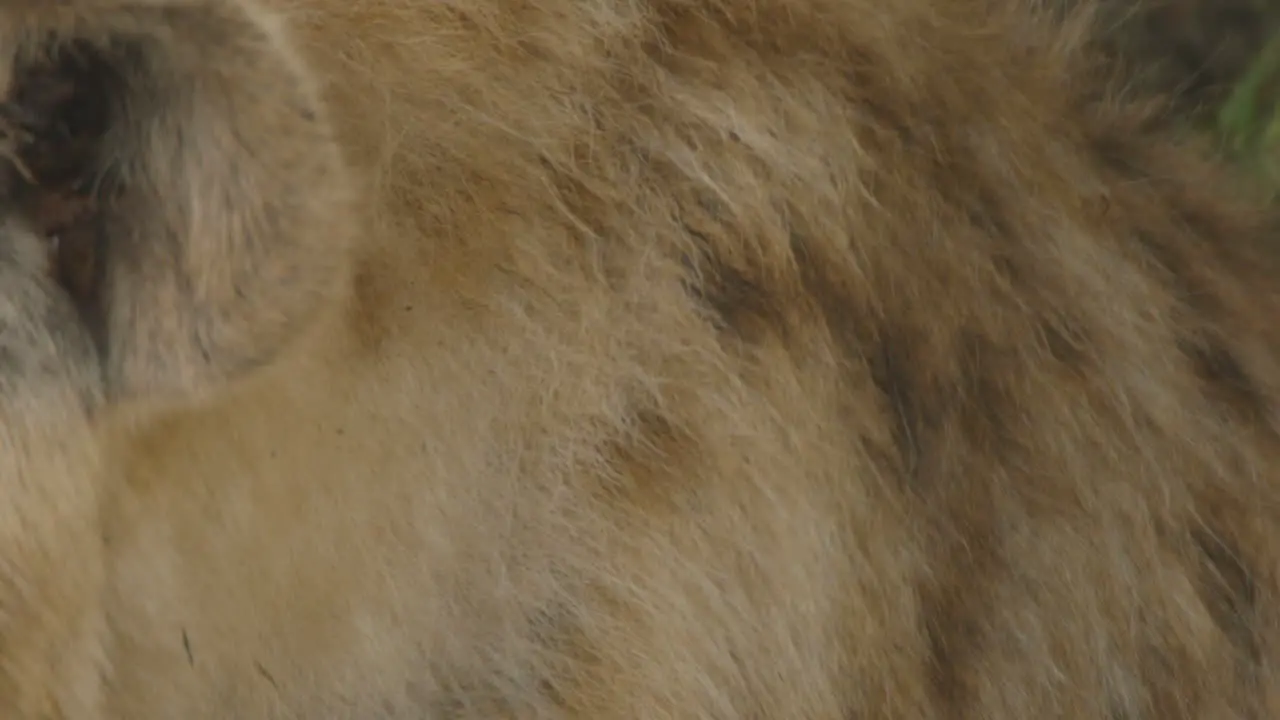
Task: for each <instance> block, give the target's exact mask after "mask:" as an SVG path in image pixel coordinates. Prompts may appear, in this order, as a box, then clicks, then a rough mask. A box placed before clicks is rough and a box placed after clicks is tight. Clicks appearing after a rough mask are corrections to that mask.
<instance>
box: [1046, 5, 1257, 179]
mask: <svg viewBox="0 0 1280 720" xmlns="http://www.w3.org/2000/svg"><path fill="white" fill-rule="evenodd" d="M1072 1H1073V0H1062V2H1064V3H1066V4H1068V5H1069V4H1070V3H1071V2H1072ZM1100 2H1101V4H1102V15H1103V17H1102V22H1103V27H1104V28H1105V31H1106V32H1105V33H1104V36H1103V42H1104V47H1105V49H1106V51H1107V52H1108V53H1109V54H1112V55H1114V56H1115V57H1116V59H1118V60H1119V61H1121V62H1123V63H1124V65H1125V67H1126V68H1127V69H1128V71H1129V75H1130V76H1132V78H1133V81H1134V82H1135V83H1138V84H1141V85H1145V86H1147V87H1148V88H1149V89H1153V90H1157V91H1159V92H1162V93H1165V94H1167V95H1170V96H1172V97H1173V98H1174V99H1175V103H1176V105H1175V108H1176V110H1175V118H1174V119H1175V121H1176V122H1178V123H1185V124H1186V125H1187V126H1188V128H1189V129H1191V130H1194V131H1196V132H1203V133H1206V134H1208V135H1209V136H1210V137H1211V139H1212V140H1213V141H1214V144H1215V146H1216V147H1218V148H1220V150H1221V152H1222V153H1224V154H1225V155H1227V156H1228V157H1230V158H1231V159H1232V160H1234V161H1235V162H1238V163H1240V164H1242V165H1245V166H1247V167H1248V168H1249V169H1250V170H1252V171H1254V172H1256V173H1257V174H1258V177H1259V178H1260V179H1261V181H1262V182H1263V183H1264V187H1265V188H1266V189H1267V190H1268V191H1269V192H1270V193H1271V195H1272V196H1273V197H1274V198H1277V199H1280V0H1100Z"/></svg>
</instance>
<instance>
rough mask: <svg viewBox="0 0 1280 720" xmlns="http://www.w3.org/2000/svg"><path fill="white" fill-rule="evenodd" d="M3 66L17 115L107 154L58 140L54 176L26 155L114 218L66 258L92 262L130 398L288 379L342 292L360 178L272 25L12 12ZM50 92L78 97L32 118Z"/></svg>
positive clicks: (184, 395) (163, 8)
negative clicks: (317, 320) (247, 380)
mask: <svg viewBox="0 0 1280 720" xmlns="http://www.w3.org/2000/svg"><path fill="white" fill-rule="evenodd" d="M0 47H3V48H6V49H7V50H8V52H9V53H10V54H9V55H8V56H7V57H6V58H5V59H4V60H3V61H2V62H0V72H6V74H7V79H6V81H5V82H6V83H7V87H8V97H7V98H6V101H7V102H6V106H7V107H11V108H13V109H14V110H13V114H16V115H19V116H23V117H27V118H31V117H35V116H39V115H40V114H41V113H43V114H45V115H46V116H54V117H43V118H40V119H38V120H37V121H34V122H35V124H36V125H39V124H40V123H41V122H43V123H44V125H45V126H49V127H63V129H62V132H63V135H64V136H65V135H66V134H68V132H70V133H71V134H76V133H79V135H83V136H84V137H85V138H88V140H87V141H86V142H84V143H83V144H85V145H87V148H85V149H82V150H81V151H80V152H82V157H80V158H78V159H73V158H68V157H63V158H58V157H57V156H58V155H59V154H69V153H71V152H72V150H71V149H69V148H70V147H71V146H72V143H70V142H68V141H66V138H65V137H54V138H52V139H46V141H45V143H44V148H45V150H44V153H45V155H47V156H49V157H53V158H54V160H52V161H50V160H49V157H46V158H40V157H33V156H34V155H35V154H36V153H35V151H34V150H32V147H34V146H35V145H38V144H39V141H38V140H37V142H36V143H35V144H33V145H30V146H29V147H26V148H25V149H19V151H18V155H19V156H20V157H22V158H23V159H25V160H27V163H28V165H31V166H32V167H35V166H36V165H40V164H41V163H42V162H43V164H45V165H54V166H57V167H58V168H60V172H61V173H62V175H68V174H71V175H74V176H75V177H74V178H71V179H70V180H68V178H66V177H63V178H61V180H57V182H63V183H66V182H70V183H71V184H72V185H74V187H75V188H77V191H76V192H77V193H79V194H81V195H84V196H86V197H87V199H88V200H89V201H90V204H91V205H92V206H93V208H94V209H93V211H92V212H88V213H85V218H86V219H83V220H81V221H79V222H78V223H77V224H78V225H79V227H77V228H73V230H74V231H73V232H69V236H70V237H72V238H80V239H79V240H74V241H64V245H66V246H67V247H65V248H63V249H62V251H61V252H63V253H64V254H65V253H76V252H79V253H81V254H83V255H84V256H85V257H86V258H88V260H85V261H84V264H86V265H87V266H89V270H88V271H87V272H83V273H82V286H81V287H76V288H70V289H71V290H72V291H73V295H74V296H76V297H77V299H78V304H79V306H80V309H81V312H82V315H83V317H84V319H85V322H86V323H87V324H88V326H89V327H90V329H91V331H92V334H93V336H94V338H95V340H96V342H97V343H98V345H99V347H100V350H101V353H102V359H103V365H104V376H105V379H106V388H107V392H108V394H109V395H110V396H111V397H112V398H113V399H115V400H125V399H138V398H142V399H147V400H166V399H167V400H177V401H179V402H184V401H190V400H192V399H193V398H195V397H198V396H203V395H207V394H208V393H209V392H210V391H212V390H216V389H217V388H218V387H220V386H221V385H223V384H224V383H226V382H228V381H230V380H234V379H235V378H237V377H240V376H242V375H243V374H245V373H246V372H248V371H249V370H252V369H253V368H255V367H258V366H261V365H263V364H266V363H268V362H270V361H271V360H272V358H274V357H275V356H276V355H278V354H279V353H280V352H281V351H282V350H283V349H284V348H285V347H286V346H288V344H289V342H290V340H291V339H292V338H294V337H295V336H296V335H297V334H298V333H299V332H300V331H301V330H302V329H303V328H305V327H306V326H307V322H308V320H309V319H310V318H311V317H313V316H314V314H315V311H316V309H317V308H319V307H322V306H323V305H324V304H325V300H326V298H327V297H329V296H330V295H333V294H334V293H335V291H336V290H337V288H339V287H340V282H341V280H342V278H343V273H342V272H341V270H342V268H343V267H344V262H345V251H346V239H347V237H348V234H349V232H348V228H347V226H346V222H347V221H346V218H347V217H348V216H349V213H348V211H347V208H346V207H345V205H346V203H348V202H349V201H350V197H349V196H350V193H349V188H348V183H347V181H346V173H345V170H344V167H343V160H342V158H341V157H340V154H339V151H338V149H337V146H336V144H335V143H334V141H333V140H332V139H331V130H330V127H329V124H328V122H327V120H326V118H325V113H324V111H323V108H322V107H321V106H320V102H319V100H318V99H317V93H316V90H315V89H314V88H313V85H312V81H311V78H310V77H309V76H308V73H307V72H306V71H305V70H304V68H303V66H302V64H301V62H300V61H298V60H297V59H296V58H295V56H294V54H293V51H292V50H291V49H290V45H289V43H288V41H287V39H286V38H285V37H284V36H283V33H282V30H281V29H280V27H279V26H278V23H277V22H275V19H274V18H273V17H271V16H270V15H269V14H267V13H265V12H264V11H262V10H261V9H259V8H257V7H256V6H252V5H250V4H248V3H242V2H239V1H237V0H173V1H169V2H161V1H158V0H130V1H127V2H126V1H122V0H83V1H79V2H63V1H54V2H50V1H49V0H40V1H39V2H25V1H24V2H6V3H2V4H0ZM41 82H45V83H49V82H61V83H63V84H64V85H70V90H68V91H66V92H63V94H62V96H61V99H59V100H57V101H56V102H54V101H50V100H48V99H47V98H46V99H45V100H44V101H43V102H44V103H45V105H46V107H34V108H33V107H24V103H27V104H31V103H36V104H38V103H39V102H40V100H39V98H40V97H41V94H42V93H41V90H40V89H39V87H38V85H39V83H41ZM33 85H34V86H37V87H35V88H34V89H33V87H32V86H33ZM44 94H45V95H48V93H44ZM32 98H36V100H33V99H32ZM77 124H78V127H76V128H73V129H72V131H68V130H66V128H65V127H64V126H67V125H77ZM46 129H47V128H42V127H35V128H34V129H33V130H32V132H31V133H30V134H31V135H33V136H35V137H36V138H37V139H38V138H40V137H41V133H42V132H44V131H45V130H46ZM72 166H74V167H72ZM69 168H70V169H69ZM34 174H35V178H36V180H37V182H36V183H35V185H36V187H37V188H39V187H40V186H41V183H42V182H43V181H44V180H45V178H42V177H41V173H40V171H39V170H38V169H37V170H35V171H34ZM49 182H51V183H52V182H55V180H50V181H49ZM36 224H37V225H40V224H44V223H42V222H41V221H40V220H39V219H37V221H36Z"/></svg>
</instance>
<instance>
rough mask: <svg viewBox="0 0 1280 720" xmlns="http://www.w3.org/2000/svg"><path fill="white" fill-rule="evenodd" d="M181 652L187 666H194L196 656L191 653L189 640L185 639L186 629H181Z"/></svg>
mask: <svg viewBox="0 0 1280 720" xmlns="http://www.w3.org/2000/svg"><path fill="white" fill-rule="evenodd" d="M182 651H183V652H185V653H186V655H187V664H188V665H190V666H191V667H195V666H196V656H195V654H194V653H192V652H191V638H189V637H187V629H186V628H183V629H182Z"/></svg>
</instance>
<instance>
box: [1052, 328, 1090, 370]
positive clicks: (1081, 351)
mask: <svg viewBox="0 0 1280 720" xmlns="http://www.w3.org/2000/svg"><path fill="white" fill-rule="evenodd" d="M1040 335H1041V337H1042V338H1044V344H1045V349H1047V350H1048V351H1049V356H1050V357H1052V358H1053V359H1054V360H1056V361H1058V362H1059V363H1061V364H1063V365H1065V366H1067V367H1071V368H1078V367H1081V366H1083V365H1086V364H1088V362H1089V352H1088V341H1087V340H1086V339H1085V335H1084V330H1083V329H1082V328H1080V327H1079V326H1077V325H1074V324H1072V323H1069V322H1049V321H1045V322H1042V323H1041V324H1040Z"/></svg>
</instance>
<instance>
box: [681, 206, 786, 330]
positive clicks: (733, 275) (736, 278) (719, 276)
mask: <svg viewBox="0 0 1280 720" xmlns="http://www.w3.org/2000/svg"><path fill="white" fill-rule="evenodd" d="M688 232H689V234H690V235H691V236H693V237H695V238H698V239H700V240H702V241H704V242H705V238H703V237H700V236H699V235H698V233H697V232H695V231H693V230H688ZM694 262H696V263H697V267H693V264H694ZM688 264H689V265H690V275H691V276H693V277H691V278H690V279H689V280H688V282H687V287H688V291H689V293H690V294H691V295H692V296H693V297H694V299H696V300H697V301H698V302H699V303H700V304H701V305H702V306H703V307H705V308H707V310H709V311H710V315H711V318H712V322H713V323H714V324H715V326H716V328H717V329H718V330H719V331H721V332H728V333H732V334H733V335H734V337H735V338H736V339H738V340H742V341H744V342H747V343H753V342H759V341H760V340H761V339H762V338H763V337H764V335H765V333H766V332H768V331H769V330H773V331H774V332H780V331H782V330H784V329H785V321H784V320H783V319H782V318H781V317H780V316H779V314H778V311H777V310H774V309H772V306H771V302H770V300H771V299H770V298H769V296H768V294H767V293H766V291H765V290H764V289H763V288H762V287H761V286H760V285H759V284H758V283H756V282H754V281H753V280H752V279H751V278H749V277H748V276H747V274H746V273H745V272H742V271H739V270H738V269H736V268H734V267H732V266H730V265H728V264H727V263H724V262H721V261H720V260H719V259H717V258H715V257H713V256H711V255H707V256H704V258H702V259H701V260H699V261H690V262H689V263H688Z"/></svg>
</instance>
